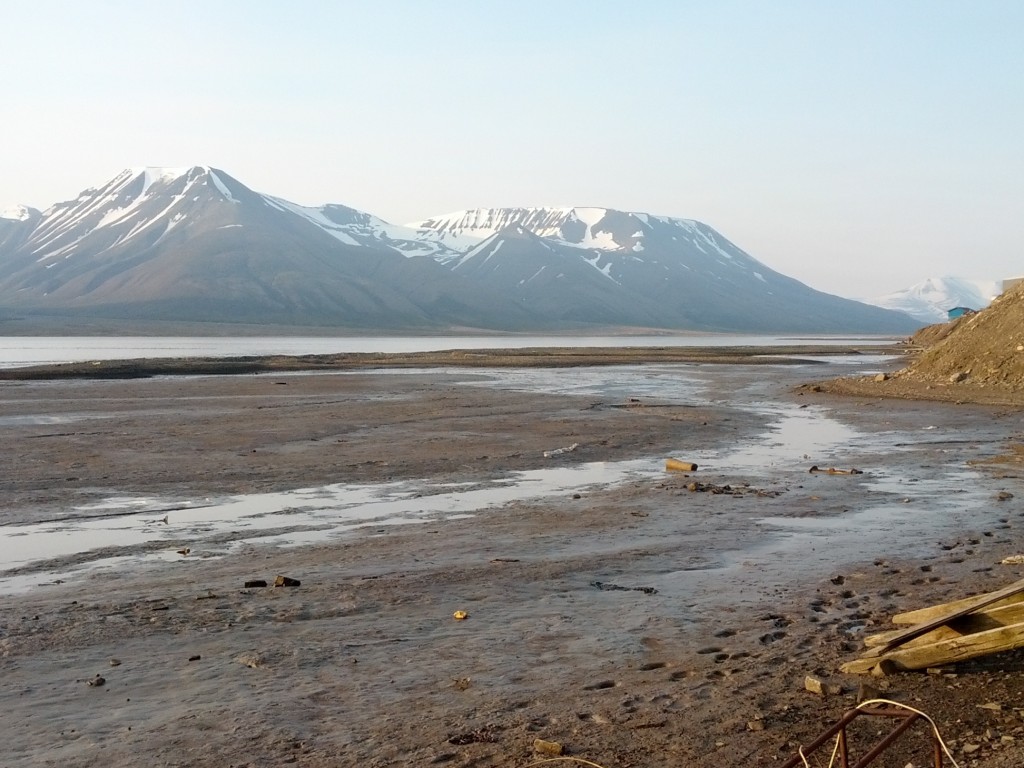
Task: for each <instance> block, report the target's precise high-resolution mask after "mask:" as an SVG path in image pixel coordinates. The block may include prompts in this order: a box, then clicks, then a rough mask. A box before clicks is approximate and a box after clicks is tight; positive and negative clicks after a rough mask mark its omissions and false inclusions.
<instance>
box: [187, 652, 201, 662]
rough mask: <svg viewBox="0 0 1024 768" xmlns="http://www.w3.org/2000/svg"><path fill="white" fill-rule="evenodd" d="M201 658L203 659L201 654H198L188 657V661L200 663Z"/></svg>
mask: <svg viewBox="0 0 1024 768" xmlns="http://www.w3.org/2000/svg"><path fill="white" fill-rule="evenodd" d="M201 658H203V657H202V656H200V655H199V654H198V653H197V654H196V655H195V656H189V657H188V660H189V661H199V660H200V659H201Z"/></svg>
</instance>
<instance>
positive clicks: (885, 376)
mask: <svg viewBox="0 0 1024 768" xmlns="http://www.w3.org/2000/svg"><path fill="white" fill-rule="evenodd" d="M888 380H889V374H888V373H876V374H875V381H877V382H883V381H888Z"/></svg>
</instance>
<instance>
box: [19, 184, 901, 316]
mask: <svg viewBox="0 0 1024 768" xmlns="http://www.w3.org/2000/svg"><path fill="white" fill-rule="evenodd" d="M0 308H3V309H5V310H6V311H7V313H8V314H10V313H12V312H20V313H28V314H31V313H39V314H41V313H51V314H52V313H57V314H60V313H71V314H72V315H75V314H77V315H80V316H86V315H89V316H96V317H107V318H121V319H125V320H132V319H139V320H142V319H150V320H188V321H217V322H239V323H274V324H290V325H327V326H335V327H346V328H361V329H366V328H380V329H388V330H399V329H401V330H412V329H445V328H452V327H472V328H481V329H494V330H530V331H539V330H552V331H555V330H561V331H565V330H578V329H586V328H608V327H622V326H634V327H643V328H666V329H693V330H716V331H740V332H774V333H778V332H807V333H815V332H817V333H827V332H855V333H904V332H907V331H909V330H912V329H913V328H914V327H915V324H914V323H913V321H912V320H910V318H908V317H907V316H905V315H903V314H900V313H896V312H891V311H887V310H884V309H879V308H876V307H869V306H867V305H864V304H860V303H858V302H854V301H850V300H847V299H841V298H839V297H836V296H830V295H828V294H824V293H821V292H818V291H814V290H812V289H810V288H808V287H807V286H805V285H803V284H802V283H800V282H798V281H796V280H793V279H791V278H788V277H786V276H784V275H781V274H779V273H777V272H775V271H773V270H771V269H769V268H768V267H767V266H765V265H764V264H761V263H760V262H758V261H757V260H756V259H754V258H752V257H751V256H750V255H749V254H747V253H745V252H744V251H742V250H740V249H739V248H737V247H736V246H735V245H733V244H732V243H731V242H729V241H728V240H727V239H726V238H724V237H723V236H722V235H720V234H719V233H718V232H716V231H715V230H713V229H711V228H710V227H708V226H706V225H704V224H701V223H700V222H696V221H691V220H687V219H673V218H666V217H658V216H649V215H646V214H642V213H628V212H621V211H614V210H610V209H604V208H497V209H477V210H471V211H463V212H459V213H456V214H449V215H447V216H440V217H435V218H432V219H428V220H425V221H423V222H419V223H416V224H412V225H408V226H405V227H402V226H396V225H392V224H389V223H387V222H385V221H383V220H381V219H379V218H377V217H375V216H373V215H371V214H368V213H364V212H361V211H358V210H355V209H353V208H349V207H348V206H344V205H338V204H332V205H325V206H320V207H306V206H301V205H297V204H295V203H291V202H289V201H287V200H283V199H281V198H278V197H274V196H271V195H265V194H260V193H257V192H254V191H253V190H251V189H249V188H248V187H246V186H245V185H244V184H242V183H241V182H239V181H238V180H236V179H234V178H232V177H231V176H229V175H228V174H226V173H224V172H223V171H220V170H217V169H214V168H209V167H199V166H196V167H192V168H176V169H174V168H146V169H136V170H127V171H125V172H123V173H121V174H119V175H118V176H116V177H115V178H113V179H111V180H110V181H109V182H107V183H106V184H103V185H101V186H99V187H96V188H93V189H88V190H85V191H84V192H83V193H82V194H81V195H79V196H78V197H77V198H76V199H75V200H71V201H67V202H64V203H59V204H57V205H54V206H52V207H51V208H49V209H48V210H46V211H44V212H39V211H33V210H30V209H22V208H19V209H16V210H11V211H7V212H4V213H3V214H2V215H0Z"/></svg>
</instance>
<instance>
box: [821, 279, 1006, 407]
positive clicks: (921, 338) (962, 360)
mask: <svg viewBox="0 0 1024 768" xmlns="http://www.w3.org/2000/svg"><path fill="white" fill-rule="evenodd" d="M908 347H909V350H908V351H909V353H910V354H912V355H916V356H914V357H913V358H912V359H911V360H910V362H909V364H908V365H907V367H906V368H903V369H902V370H899V371H896V372H893V373H878V374H875V375H873V376H869V377H848V378H841V379H833V380H831V381H823V382H818V383H815V384H807V385H805V386H804V387H803V388H802V389H804V390H805V391H811V392H831V393H833V394H841V395H853V396H856V397H895V398H902V399H907V400H944V401H948V402H956V403H983V404H988V405H1008V406H1011V407H1018V408H1019V407H1024V283H1020V284H1018V285H1016V286H1014V287H1013V288H1011V289H1010V290H1008V291H1007V292H1006V293H1004V294H1003V295H1002V296H1000V297H999V298H997V299H996V300H995V301H993V302H992V304H991V305H989V306H988V307H987V308H985V309H983V310H981V311H980V312H977V313H975V314H972V315H965V316H964V317H961V318H958V319H956V320H953V321H951V322H949V323H941V324H939V325H932V326H928V327H927V328H922V329H921V330H920V331H918V332H917V333H916V334H914V336H912V337H911V339H910V341H909V344H908ZM915 350H916V352H915Z"/></svg>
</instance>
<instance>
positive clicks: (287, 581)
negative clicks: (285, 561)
mask: <svg viewBox="0 0 1024 768" xmlns="http://www.w3.org/2000/svg"><path fill="white" fill-rule="evenodd" d="M301 584H302V582H301V581H299V580H298V579H293V578H292V577H291V576H278V577H277V578H276V579H274V586H275V587H297V586H299V585H301Z"/></svg>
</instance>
